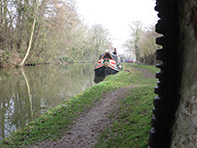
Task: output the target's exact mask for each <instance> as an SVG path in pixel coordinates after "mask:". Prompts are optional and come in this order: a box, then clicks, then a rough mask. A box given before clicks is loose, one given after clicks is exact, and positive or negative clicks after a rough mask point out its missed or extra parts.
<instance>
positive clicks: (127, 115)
mask: <svg viewBox="0 0 197 148" xmlns="http://www.w3.org/2000/svg"><path fill="white" fill-rule="evenodd" d="M123 66H126V67H129V68H130V69H131V72H125V71H121V72H119V73H118V74H116V75H110V76H108V77H107V78H106V79H105V80H104V81H103V82H101V83H99V84H97V85H94V86H92V87H91V88H89V89H86V90H85V91H84V92H83V93H81V94H78V95H77V96H75V97H73V98H71V99H70V100H67V101H65V102H63V103H62V104H60V105H58V106H57V107H55V108H51V109H49V110H48V111H47V112H45V113H44V114H43V115H41V116H40V117H39V118H37V119H36V120H35V121H33V122H30V123H29V124H28V125H27V126H26V127H23V128H20V129H18V130H17V131H15V132H13V133H12V134H11V135H10V136H9V137H7V138H5V139H3V140H2V141H0V147H3V148H7V147H13V148H14V147H18V146H22V145H29V144H30V145H31V144H35V143H36V142H37V141H43V140H44V139H52V140H57V139H58V138H60V137H61V136H62V135H63V134H64V132H65V131H67V130H69V127H70V126H69V125H71V124H73V121H74V120H75V119H76V118H78V117H79V115H80V114H81V113H82V112H84V111H85V110H87V109H90V108H91V107H92V106H94V102H95V101H97V100H100V99H102V98H103V97H102V96H103V95H104V94H105V93H106V92H108V91H111V90H116V89H118V88H123V87H126V86H129V85H134V86H135V88H132V89H131V90H130V92H131V93H130V95H128V96H127V97H126V98H125V99H124V100H122V101H121V102H120V109H119V110H118V112H117V113H114V114H112V115H111V118H115V119H116V120H115V121H114V124H113V125H111V126H110V128H108V129H106V131H104V133H103V134H102V135H101V137H100V138H99V142H98V144H97V147H111V146H112V147H131V146H133V147H136V146H137V147H138V146H139V147H145V146H146V147H147V140H148V133H149V130H150V128H151V127H150V120H151V116H152V113H151V112H152V107H153V106H152V100H153V97H154V96H155V94H154V93H153V88H154V86H155V81H156V80H155V79H146V78H143V77H142V75H143V74H142V73H141V72H139V71H136V70H134V68H132V67H131V65H130V64H124V65H123ZM151 68H152V67H151ZM156 71H157V69H156V68H155V72H156Z"/></svg>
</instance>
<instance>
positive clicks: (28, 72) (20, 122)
mask: <svg viewBox="0 0 197 148" xmlns="http://www.w3.org/2000/svg"><path fill="white" fill-rule="evenodd" d="M94 84H95V82H94V65H92V64H72V65H64V66H57V65H41V66H31V67H23V68H18V69H0V140H2V139H3V138H5V137H7V136H9V135H10V133H11V132H13V131H14V130H16V129H18V128H20V127H23V126H25V125H27V123H29V122H31V121H32V120H34V119H36V118H37V117H38V116H40V115H41V114H42V113H44V112H45V111H47V110H48V109H49V108H51V107H55V106H57V105H58V104H61V103H62V102H63V101H65V100H67V99H70V98H71V97H73V96H75V95H77V94H79V93H80V92H82V91H84V90H85V89H86V88H89V87H90V86H92V85H94Z"/></svg>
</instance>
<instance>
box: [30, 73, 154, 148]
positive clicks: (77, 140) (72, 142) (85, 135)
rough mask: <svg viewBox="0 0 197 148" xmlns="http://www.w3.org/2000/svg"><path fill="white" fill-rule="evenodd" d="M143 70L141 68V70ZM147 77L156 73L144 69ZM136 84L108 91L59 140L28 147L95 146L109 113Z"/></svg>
mask: <svg viewBox="0 0 197 148" xmlns="http://www.w3.org/2000/svg"><path fill="white" fill-rule="evenodd" d="M140 71H141V70H140ZM142 72H143V73H144V75H145V77H146V78H150V76H151V75H152V76H151V78H153V77H154V75H153V74H151V73H149V72H147V71H146V70H143V71H142ZM132 87H134V86H129V87H125V88H120V89H117V90H115V91H111V92H108V93H107V94H105V95H104V96H103V99H102V100H101V101H97V102H96V103H95V106H94V107H92V108H91V109H90V110H88V111H86V112H84V113H82V115H81V116H80V117H79V118H78V119H77V120H76V121H75V122H74V125H72V127H71V130H70V131H67V132H66V133H65V135H64V136H63V137H62V138H61V139H60V140H58V141H50V140H45V141H43V142H41V143H39V144H38V145H35V146H26V147H27V148H93V147H94V145H95V144H96V143H97V138H98V136H99V134H100V133H101V132H102V131H103V130H104V129H106V128H107V127H108V126H109V125H110V123H111V122H112V120H111V119H110V118H109V115H111V113H112V112H113V111H116V110H117V109H118V105H117V103H118V102H119V101H120V100H121V99H124V98H125V96H126V95H127V94H128V93H129V89H131V88H132Z"/></svg>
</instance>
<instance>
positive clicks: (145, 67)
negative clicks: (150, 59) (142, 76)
mask: <svg viewBox="0 0 197 148" xmlns="http://www.w3.org/2000/svg"><path fill="white" fill-rule="evenodd" d="M132 65H134V66H135V67H137V68H143V69H146V70H147V71H149V72H150V73H152V74H154V75H155V73H156V72H158V71H159V69H158V68H156V67H155V66H150V65H139V64H134V63H132Z"/></svg>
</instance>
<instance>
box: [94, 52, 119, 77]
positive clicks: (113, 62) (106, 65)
mask: <svg viewBox="0 0 197 148" xmlns="http://www.w3.org/2000/svg"><path fill="white" fill-rule="evenodd" d="M119 65H120V62H119V60H118V56H117V55H116V52H115V53H112V52H110V51H108V50H106V51H105V52H104V53H103V54H101V55H100V57H99V61H98V63H97V64H96V66H95V69H94V71H95V76H103V77H105V76H107V75H111V74H116V73H118V72H119V68H118V67H119Z"/></svg>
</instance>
